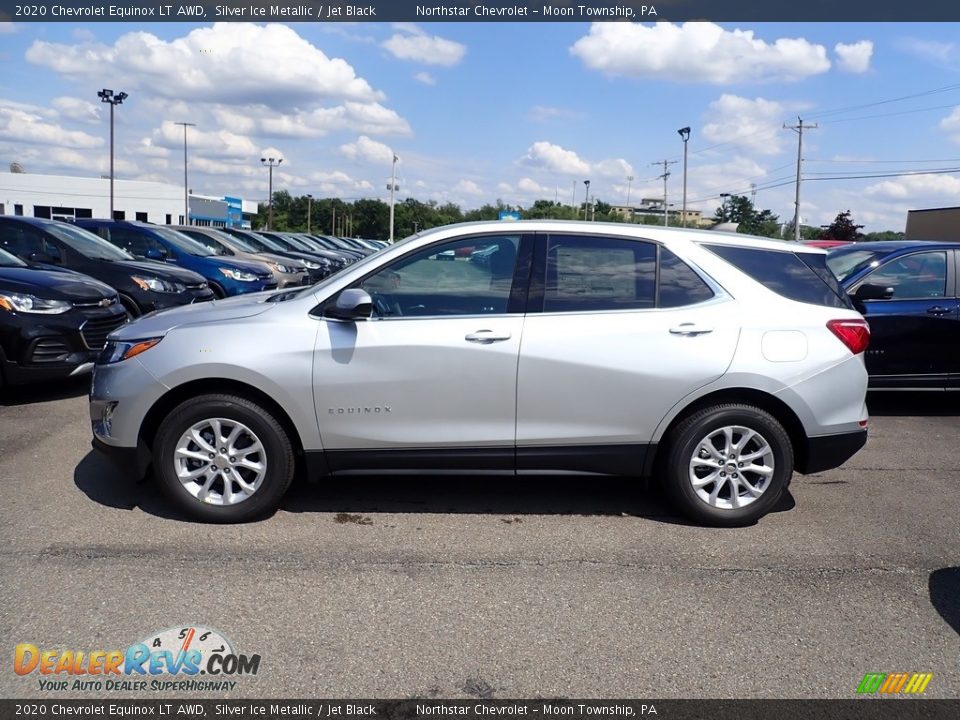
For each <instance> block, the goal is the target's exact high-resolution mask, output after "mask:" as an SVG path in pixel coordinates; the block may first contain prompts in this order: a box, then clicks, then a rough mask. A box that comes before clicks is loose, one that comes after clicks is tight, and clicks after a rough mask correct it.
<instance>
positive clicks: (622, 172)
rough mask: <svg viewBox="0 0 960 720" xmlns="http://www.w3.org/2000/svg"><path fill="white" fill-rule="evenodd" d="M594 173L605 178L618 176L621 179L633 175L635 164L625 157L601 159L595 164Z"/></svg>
mask: <svg viewBox="0 0 960 720" xmlns="http://www.w3.org/2000/svg"><path fill="white" fill-rule="evenodd" d="M593 173H594V174H595V175H599V176H600V177H604V178H616V179H617V180H620V179H622V178H626V177H628V176H629V175H633V166H632V165H631V164H630V163H628V162H627V161H626V160H624V159H623V158H615V159H613V160H601V161H600V162H598V163H595V164H594V166H593Z"/></svg>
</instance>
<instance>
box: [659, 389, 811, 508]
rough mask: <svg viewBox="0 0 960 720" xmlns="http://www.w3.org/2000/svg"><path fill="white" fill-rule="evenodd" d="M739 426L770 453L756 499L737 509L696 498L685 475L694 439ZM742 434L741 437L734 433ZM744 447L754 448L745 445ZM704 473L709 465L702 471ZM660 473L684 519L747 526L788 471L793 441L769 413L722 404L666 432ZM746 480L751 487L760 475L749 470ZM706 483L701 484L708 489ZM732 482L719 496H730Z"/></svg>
mask: <svg viewBox="0 0 960 720" xmlns="http://www.w3.org/2000/svg"><path fill="white" fill-rule="evenodd" d="M730 426H739V427H745V428H748V429H750V430H753V431H755V432H756V433H758V434H759V435H760V436H762V438H763V439H764V440H766V443H767V445H768V446H769V448H770V450H771V451H772V454H773V474H772V476H771V477H770V479H769V481H768V482H767V484H765V485H763V491H762V493H761V494H760V496H759V497H757V498H756V499H754V500H753V501H752V502H750V503H749V504H747V505H744V506H742V507H727V508H723V507H716V506H714V505H711V504H709V502H708V501H707V500H705V499H703V498H701V497H700V496H699V495H698V494H697V491H696V490H695V489H694V487H693V483H692V482H691V479H690V465H691V460H692V459H693V457H694V454H695V453H697V452H698V447H700V443H701V441H702V440H704V439H705V438H706V437H707V436H708V435H710V433H712V432H714V431H717V430H720V429H721V428H724V427H730ZM738 437H742V436H738ZM746 447H748V448H753V447H757V446H756V445H750V442H749V441H748V445H747V446H746ZM702 472H704V474H708V473H709V469H706V470H704V471H702ZM739 472H741V473H742V470H741V471H739ZM659 474H660V476H661V479H662V480H663V482H664V484H665V490H666V492H667V495H668V496H669V497H670V499H671V500H672V501H673V504H674V505H675V506H676V508H677V509H678V510H679V511H680V512H681V513H683V514H684V515H686V516H687V517H688V518H690V519H692V520H695V521H697V522H700V523H704V524H706V525H714V526H718V527H740V526H743V525H750V524H752V523H754V522H756V521H757V520H758V519H760V518H761V517H763V516H764V515H766V514H767V513H768V512H770V511H771V510H772V509H773V508H774V506H775V505H776V504H777V501H778V500H779V499H780V496H781V495H782V494H783V491H784V490H785V489H786V487H787V485H788V484H789V482H790V477H791V476H792V475H793V444H792V443H791V442H790V436H789V435H787V432H786V430H784V428H783V425H781V424H780V422H779V421H778V420H777V419H776V418H775V417H773V416H772V415H771V414H770V413H768V412H766V411H765V410H761V409H760V408H757V407H754V406H752V405H742V404H735V403H730V404H722V405H714V406H711V407H707V408H703V409H701V410H697V411H696V412H694V413H693V414H691V415H690V416H689V417H687V418H685V419H684V420H682V421H681V422H680V423H679V424H678V425H677V426H676V427H675V428H674V429H673V431H672V432H671V433H670V437H669V438H668V440H667V453H666V456H665V458H664V462H663V463H661V466H660V473H659ZM749 480H750V481H751V482H753V484H754V487H759V486H760V484H761V476H759V475H757V474H755V473H752V474H751V475H750V477H749ZM714 487H715V485H708V486H707V488H710V489H712V488H714ZM732 487H733V485H732V482H731V481H729V479H728V480H727V484H726V486H723V485H721V490H720V495H719V496H720V499H721V500H722V499H723V498H724V497H727V498H728V499H729V498H730V496H731V495H732V491H731V489H730V488H732Z"/></svg>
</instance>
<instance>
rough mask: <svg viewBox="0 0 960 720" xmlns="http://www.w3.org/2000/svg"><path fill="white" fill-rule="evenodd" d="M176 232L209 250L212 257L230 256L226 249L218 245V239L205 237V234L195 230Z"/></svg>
mask: <svg viewBox="0 0 960 720" xmlns="http://www.w3.org/2000/svg"><path fill="white" fill-rule="evenodd" d="M177 232H180V233H183V234H184V235H186V236H187V237H188V238H190V239H191V240H196V241H197V242H198V243H200V244H201V245H203V246H204V247H205V248H207V249H208V250H210V251H211V252H212V253H213V254H214V255H229V254H230V252H229V251H228V250H227V248H226V247H224V246H223V245H221V244H220V241H219V239H217V238H214V237H212V236H210V235H207V234H206V233H202V232H199V231H197V230H178V231H177Z"/></svg>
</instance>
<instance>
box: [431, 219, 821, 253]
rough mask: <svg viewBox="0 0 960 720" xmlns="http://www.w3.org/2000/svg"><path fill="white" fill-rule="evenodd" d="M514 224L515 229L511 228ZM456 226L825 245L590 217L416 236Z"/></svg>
mask: <svg viewBox="0 0 960 720" xmlns="http://www.w3.org/2000/svg"><path fill="white" fill-rule="evenodd" d="M511 228H514V230H511ZM452 229H474V230H476V231H477V232H501V233H510V232H521V233H525V232H526V233H531V232H556V233H562V232H579V233H583V232H593V233H597V234H601V235H608V234H614V235H621V236H629V237H635V238H637V239H647V240H655V241H663V242H680V243H683V242H690V243H708V244H711V245H735V246H738V247H752V248H757V249H764V250H779V251H786V252H801V253H810V254H812V255H822V254H824V253H825V250H823V249H822V248H815V247H810V246H809V245H803V244H801V243H795V242H788V241H785V240H774V239H772V238H766V237H758V236H756V235H742V234H740V233H733V232H722V231H716V230H695V229H692V228H672V227H658V226H656V225H639V224H635V223H612V222H590V221H586V220H480V221H477V222H467V223H457V224H455V225H444V226H442V227H438V228H431V229H429V230H424V231H423V232H421V233H419V234H418V235H417V236H416V237H421V238H422V237H428V236H430V235H433V234H435V233H443V232H445V231H449V230H452Z"/></svg>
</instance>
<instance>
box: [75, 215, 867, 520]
mask: <svg viewBox="0 0 960 720" xmlns="http://www.w3.org/2000/svg"><path fill="white" fill-rule="evenodd" d="M868 340H869V328H868V326H867V324H866V323H865V322H864V320H863V318H862V317H861V316H860V315H859V314H858V313H857V312H856V310H854V309H853V306H852V305H851V303H850V301H849V299H848V298H847V297H846V295H844V293H843V292H842V291H841V290H840V288H839V287H838V285H837V282H836V280H835V279H834V277H833V275H832V274H831V273H830V271H829V270H828V269H827V267H826V264H825V254H824V252H823V251H822V250H818V249H814V248H807V247H803V246H799V245H794V244H789V243H782V242H776V241H771V240H766V239H761V238H753V237H747V236H743V235H729V234H723V233H713V232H698V231H692V230H676V229H674V230H671V229H663V228H655V227H648V226H638V225H617V224H609V225H608V224H602V223H569V222H557V221H533V222H513V223H507V222H487V223H473V224H464V225H455V226H448V227H444V228H439V229H436V230H433V231H430V232H426V233H422V234H419V235H415V236H413V237H410V238H408V239H406V240H404V241H403V242H400V243H397V244H396V245H394V246H392V247H389V248H387V249H385V250H382V251H381V252H379V253H377V254H375V255H371V256H370V257H368V258H365V259H364V260H361V261H360V262H357V263H356V264H354V265H351V266H350V267H348V268H346V269H345V270H343V271H341V272H339V273H337V274H335V275H333V276H331V277H329V278H327V279H325V280H324V281H323V282H321V283H319V284H317V285H314V286H311V287H307V288H300V289H297V290H287V291H281V292H276V291H274V292H269V293H261V294H259V295H256V296H247V297H237V298H229V299H226V300H218V301H216V302H213V303H204V304H202V305H191V306H186V307H183V308H178V309H174V310H167V311H163V312H159V313H154V314H152V315H149V316H146V317H143V318H141V319H139V320H137V321H136V322H134V323H131V324H130V325H128V326H126V327H124V328H122V329H120V330H118V331H116V332H114V333H113V334H112V335H111V336H110V341H109V342H108V344H107V347H106V348H105V349H104V351H103V354H102V355H101V357H100V359H99V362H98V364H97V367H96V369H95V374H94V380H93V387H92V390H91V401H90V417H91V421H92V424H93V433H94V436H95V437H94V445H95V446H96V447H97V448H99V449H101V450H103V451H107V452H109V453H111V454H113V455H115V456H119V457H120V459H121V461H122V463H123V465H124V467H127V468H136V472H137V474H138V475H140V476H142V474H144V473H145V472H146V470H147V468H148V466H149V465H151V464H152V467H153V471H154V473H155V475H156V476H157V478H158V479H159V481H160V483H161V484H162V486H163V487H164V488H165V490H166V492H167V493H168V494H169V495H170V497H171V498H172V499H173V500H174V501H175V502H176V503H177V504H178V505H179V506H180V507H182V508H183V509H184V510H186V511H187V512H188V513H189V514H191V515H192V516H194V517H197V518H201V519H204V520H212V521H223V522H231V521H242V520H246V519H249V518H253V517H255V516H260V515H263V514H264V513H267V512H269V511H272V510H274V509H275V508H277V507H278V506H279V504H280V502H281V499H282V498H283V495H284V493H285V492H286V490H287V488H288V487H289V485H290V482H291V480H292V479H293V477H294V474H295V472H297V471H300V472H302V473H303V474H304V475H305V476H306V477H308V478H310V479H316V478H320V477H323V476H325V475H331V474H332V475H357V474H378V475H382V474H387V473H391V474H414V475H416V474H422V473H428V472H444V473H448V474H454V475H456V474H460V473H463V474H477V473H490V474H507V475H543V474H558V475H559V474H570V473H576V474H582V475H585V476H589V475H627V476H636V477H647V478H652V479H655V480H657V481H659V482H660V483H661V484H662V485H663V486H664V488H665V489H666V491H667V493H668V494H669V496H670V497H671V498H672V500H673V501H674V503H675V504H676V506H677V508H678V509H679V510H681V511H682V512H683V513H685V514H686V515H687V516H689V517H691V518H693V519H695V520H697V521H700V522H704V523H709V524H714V525H741V524H744V523H750V522H753V521H755V520H756V519H757V518H760V517H761V516H763V515H764V514H765V513H767V512H769V511H770V510H771V508H773V507H774V506H775V505H776V503H777V500H778V498H779V497H780V495H781V494H782V493H783V491H784V489H785V488H786V487H787V484H788V483H789V481H790V478H791V475H792V474H793V471H794V470H795V469H796V470H798V471H800V472H802V473H811V472H818V471H822V470H826V469H830V468H834V467H837V466H839V465H840V464H841V463H843V462H844V461H846V460H847V459H848V458H849V457H850V456H851V455H853V454H854V453H855V452H856V451H857V450H859V449H860V448H861V447H862V446H863V444H864V443H865V442H866V435H867V429H866V426H867V410H866V406H865V404H864V397H865V394H866V388H867V374H866V372H865V370H864V362H863V351H864V349H865V347H866V345H867V342H868ZM399 487H400V486H398V488H399ZM398 491H399V490H398Z"/></svg>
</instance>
